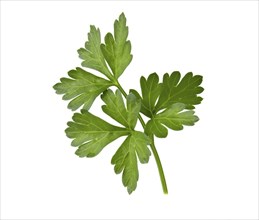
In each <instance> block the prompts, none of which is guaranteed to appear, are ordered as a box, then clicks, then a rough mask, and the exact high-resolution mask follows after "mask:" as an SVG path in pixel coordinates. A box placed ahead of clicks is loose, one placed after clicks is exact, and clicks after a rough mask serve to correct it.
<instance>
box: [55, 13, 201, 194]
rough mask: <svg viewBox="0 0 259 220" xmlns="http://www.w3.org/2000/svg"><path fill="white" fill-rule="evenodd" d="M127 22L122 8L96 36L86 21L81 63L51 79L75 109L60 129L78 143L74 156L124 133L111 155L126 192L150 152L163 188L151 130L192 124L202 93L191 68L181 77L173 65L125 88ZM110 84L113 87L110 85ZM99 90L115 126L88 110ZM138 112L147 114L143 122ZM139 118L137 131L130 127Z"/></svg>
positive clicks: (157, 132) (93, 151)
mask: <svg viewBox="0 0 259 220" xmlns="http://www.w3.org/2000/svg"><path fill="white" fill-rule="evenodd" d="M127 37H128V27H127V25H126V18H125V15H124V13H122V14H121V15H120V16H119V19H118V20H116V21H115V23H114V33H113V34H112V33H107V34H106V36H105V38H104V43H102V42H101V34H100V30H99V29H98V28H96V27H95V26H93V25H91V26H90V32H89V33H88V40H87V42H86V43H85V47H84V48H80V49H79V50H78V54H79V57H80V58H81V59H82V60H83V62H82V67H85V68H86V69H82V68H80V67H77V68H75V69H73V70H70V71H69V72H68V76H69V77H70V78H61V79H60V82H59V83H57V84H55V85H54V87H53V88H54V89H55V90H56V93H57V94H63V99H64V100H70V102H69V104H68V108H69V109H71V110H72V111H75V110H77V109H81V111H80V112H77V113H75V114H74V115H73V117H72V121H70V122H68V124H67V125H68V128H67V129H66V130H65V132H66V135H67V136H68V137H69V138H71V139H73V141H72V143H71V145H72V146H75V147H78V149H77V150H76V152H75V153H76V155H78V156H79V157H94V156H96V155H97V154H99V153H100V152H101V151H102V149H103V148H104V147H106V146H107V145H108V144H110V143H111V142H113V141H114V140H116V139H117V138H120V137H122V136H125V137H124V142H123V143H122V144H121V146H119V148H118V150H117V151H116V152H115V154H114V156H113V157H112V159H111V163H112V164H113V165H114V171H115V173H116V174H119V173H122V182H123V185H124V186H125V187H127V190H128V193H129V194H130V193H132V192H133V191H134V190H135V189H136V187H137V181H138V179H139V172H138V161H139V162H140V163H142V164H144V163H148V161H149V157H150V156H151V152H152V154H153V156H154V157H155V160H156V163H157V167H158V171H159V175H160V179H161V184H162V187H163V191H164V193H165V194H167V193H168V190H167V185H166V180H165V176H164V172H163V168H162V164H161V161H160V159H159V155H158V153H157V150H156V147H155V141H154V136H156V137H158V138H165V137H166V136H167V134H168V128H170V129H172V130H176V131H178V130H182V129H183V126H184V125H194V123H195V122H197V121H198V120H199V118H198V117H197V116H196V115H194V111H193V110H192V109H194V108H195V107H194V106H195V105H197V104H200V103H201V101H202V98H201V97H200V96H198V94H200V93H201V92H202V91H203V88H202V87H200V84H201V82H202V76H200V75H193V74H192V73H191V72H189V73H187V74H186V75H185V76H183V77H181V74H180V73H179V72H178V71H175V72H173V73H171V74H168V73H166V74H164V76H163V80H162V82H160V81H159V76H158V75H157V74H156V73H152V74H150V75H149V76H148V77H147V78H145V77H143V76H142V77H141V78H140V87H141V94H140V93H138V92H137V91H136V90H133V89H131V90H130V91H129V93H126V92H125V90H124V89H123V87H122V86H121V84H120V83H119V77H120V76H121V75H122V73H123V72H124V71H125V69H126V68H127V66H128V65H129V64H130V62H131V60H132V54H131V43H130V41H129V40H127ZM91 69H93V70H96V71H98V72H100V73H102V74H103V76H104V77H103V78H101V77H98V76H96V75H94V74H92V73H91V72H89V71H90V70H91ZM111 87H112V88H114V87H115V89H116V90H115V91H114V90H112V89H111ZM99 95H100V96H101V99H102V100H103V102H104V105H103V106H102V110H103V112H105V113H106V114H107V115H108V116H110V117H111V118H113V119H114V120H115V121H117V122H118V123H119V124H120V125H121V126H115V125H112V124H110V123H108V122H106V121H105V120H103V119H101V118H99V117H98V116H96V115H94V114H93V113H91V112H90V108H91V106H92V104H93V102H94V100H95V99H96V98H97V97H98V96H99ZM141 114H144V115H145V116H147V117H148V118H149V120H148V121H147V123H146V122H144V120H143V118H142V116H141ZM138 120H139V121H140V123H141V125H142V127H143V131H137V130H135V126H136V123H137V121H138Z"/></svg>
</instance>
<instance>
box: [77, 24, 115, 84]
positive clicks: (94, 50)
mask: <svg viewBox="0 0 259 220" xmlns="http://www.w3.org/2000/svg"><path fill="white" fill-rule="evenodd" d="M100 46H101V34H100V30H99V28H98V29H96V27H95V26H93V25H91V26H90V32H89V33H88V41H87V42H86V43H85V48H80V49H79V50H78V51H77V52H78V54H79V57H80V58H81V59H83V60H84V61H83V62H82V66H84V67H88V68H91V69H94V70H97V71H99V72H101V73H103V74H104V75H105V76H107V77H108V78H109V79H111V78H112V74H111V72H110V70H109V69H108V67H107V65H106V62H105V59H104V57H103V54H102V51H101V47H100Z"/></svg>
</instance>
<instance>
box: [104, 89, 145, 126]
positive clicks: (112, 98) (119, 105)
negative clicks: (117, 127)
mask: <svg viewBox="0 0 259 220" xmlns="http://www.w3.org/2000/svg"><path fill="white" fill-rule="evenodd" d="M101 98H102V100H103V101H104V102H105V104H106V105H103V106H102V110H103V111H104V112H105V113H106V114H107V115H109V116H110V117H112V118H113V119H114V120H116V121H117V122H119V123H120V124H122V125H124V126H125V127H127V128H130V129H132V130H133V129H134V128H135V126H136V123H137V120H138V114H139V111H140V105H141V102H140V100H137V99H136V97H135V96H134V95H133V94H129V95H128V96H127V109H126V107H125V104H124V101H123V98H122V95H121V92H120V91H119V90H116V92H115V93H113V91H112V90H110V89H109V90H107V91H105V92H104V93H103V95H102V96H101Z"/></svg>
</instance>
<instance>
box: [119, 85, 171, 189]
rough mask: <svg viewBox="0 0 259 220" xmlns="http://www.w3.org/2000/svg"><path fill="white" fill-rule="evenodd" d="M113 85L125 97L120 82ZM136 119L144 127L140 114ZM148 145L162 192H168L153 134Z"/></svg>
mask: <svg viewBox="0 0 259 220" xmlns="http://www.w3.org/2000/svg"><path fill="white" fill-rule="evenodd" d="M115 86H116V87H117V88H118V89H119V90H120V92H121V93H122V94H123V96H124V97H125V98H126V97H127V93H126V92H125V91H124V89H123V88H122V86H121V85H120V83H119V82H118V81H117V82H116V84H115ZM138 119H139V121H140V123H141V125H142V127H143V129H145V126H146V124H145V122H144V120H143V118H142V117H141V115H140V114H138ZM150 147H151V150H152V153H153V155H154V157H155V160H156V165H157V168H158V172H159V176H160V181H161V184H162V188H163V192H164V194H168V190H167V185H166V179H165V174H164V171H163V167H162V163H161V161H160V158H159V155H158V153H157V150H156V146H155V141H154V135H152V136H151V144H150Z"/></svg>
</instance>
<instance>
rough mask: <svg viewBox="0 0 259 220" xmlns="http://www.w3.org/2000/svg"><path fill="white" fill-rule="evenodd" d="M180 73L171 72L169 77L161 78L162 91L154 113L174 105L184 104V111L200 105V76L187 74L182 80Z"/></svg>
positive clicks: (201, 90)
mask: <svg viewBox="0 0 259 220" xmlns="http://www.w3.org/2000/svg"><path fill="white" fill-rule="evenodd" d="M180 79H181V74H180V72H177V71H175V72H173V73H172V74H171V75H170V76H169V74H167V73H166V74H165V75H164V77H163V83H162V90H161V94H160V96H159V99H158V102H157V104H156V107H155V111H156V112H158V111H159V110H162V109H165V108H168V107H169V106H170V105H172V104H174V103H183V104H185V107H186V109H194V105H198V104H200V103H201V101H202V98H201V97H199V96H198V94H200V93H202V92H203V90H204V89H203V88H202V87H200V86H199V85H200V84H201V82H202V76H200V75H195V76H194V75H193V73H191V72H189V73H187V74H186V75H185V76H184V77H183V78H182V80H180Z"/></svg>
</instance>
